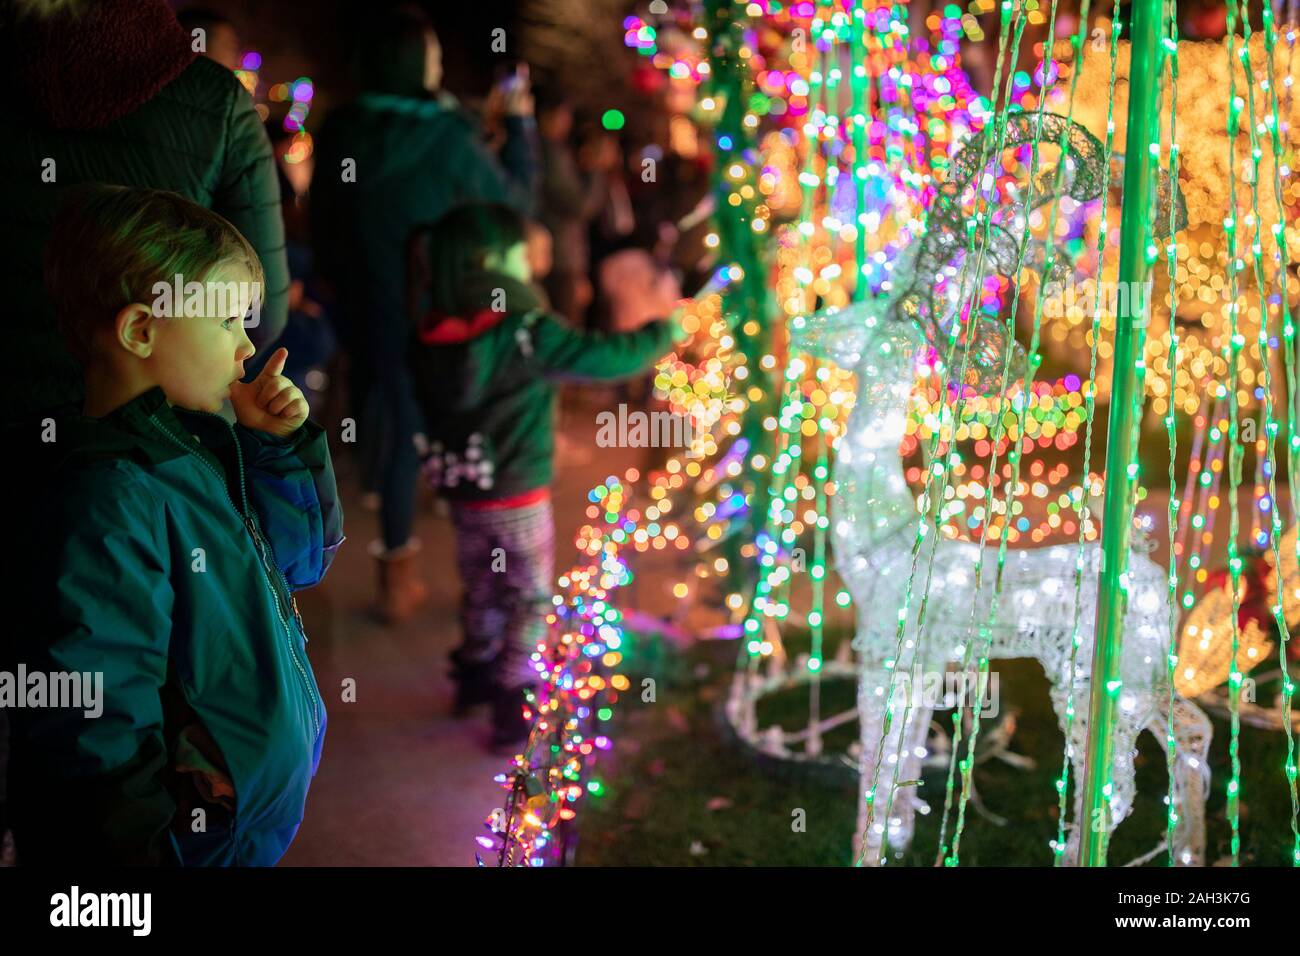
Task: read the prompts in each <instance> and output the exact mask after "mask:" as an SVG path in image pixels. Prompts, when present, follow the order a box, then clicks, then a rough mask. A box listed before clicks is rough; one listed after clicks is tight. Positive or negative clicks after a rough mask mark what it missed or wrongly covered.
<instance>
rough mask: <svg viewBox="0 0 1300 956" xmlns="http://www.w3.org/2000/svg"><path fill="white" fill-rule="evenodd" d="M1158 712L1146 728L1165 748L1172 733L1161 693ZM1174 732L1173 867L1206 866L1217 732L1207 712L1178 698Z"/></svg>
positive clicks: (1164, 693) (1175, 701) (1167, 702)
mask: <svg viewBox="0 0 1300 956" xmlns="http://www.w3.org/2000/svg"><path fill="white" fill-rule="evenodd" d="M1156 703H1157V705H1158V706H1157V713H1156V715H1155V717H1154V718H1153V719H1152V720H1151V722H1150V723H1149V724H1148V725H1147V729H1148V730H1150V731H1151V733H1153V734H1155V736H1156V739H1157V740H1159V741H1160V743H1161V745H1162V746H1164V743H1165V737H1166V735H1167V734H1168V732H1169V716H1170V712H1169V699H1168V697H1167V692H1158V699H1157V701H1156ZM1173 732H1174V748H1175V751H1174V807H1173V809H1174V813H1176V814H1177V818H1176V820H1175V822H1174V865H1175V866H1204V865H1205V798H1206V795H1207V794H1208V793H1209V790H1210V763H1209V753H1210V740H1211V737H1212V736H1213V733H1214V730H1213V727H1212V726H1211V724H1210V720H1209V718H1208V717H1206V716H1205V712H1204V711H1202V710H1201V708H1199V707H1197V706H1196V705H1195V704H1193V703H1192V702H1191V701H1190V700H1187V699H1186V698H1184V697H1180V696H1177V695H1175V697H1174V702H1173Z"/></svg>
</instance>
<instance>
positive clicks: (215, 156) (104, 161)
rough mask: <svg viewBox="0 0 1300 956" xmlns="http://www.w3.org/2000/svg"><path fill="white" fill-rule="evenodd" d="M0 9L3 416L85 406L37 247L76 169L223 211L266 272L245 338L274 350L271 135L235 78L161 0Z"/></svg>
mask: <svg viewBox="0 0 1300 956" xmlns="http://www.w3.org/2000/svg"><path fill="white" fill-rule="evenodd" d="M28 8H31V9H33V10H36V9H44V10H47V11H48V10H58V11H61V12H59V13H57V14H49V13H45V14H37V13H32V14H30V15H28V16H26V17H22V18H18V19H15V14H14V12H13V11H14V9H18V10H20V11H21V10H24V9H28ZM7 9H8V10H9V13H8V17H9V18H10V22H7V23H4V24H2V26H3V29H2V30H0V37H3V40H2V41H0V57H2V58H3V59H2V60H0V62H3V63H4V66H3V67H0V70H3V71H4V72H6V73H7V76H6V77H5V88H6V92H7V95H6V97H5V98H4V102H3V103H0V142H2V143H4V149H3V150H0V285H2V286H3V288H4V289H5V291H6V299H7V302H6V306H7V310H6V315H7V316H8V318H7V321H6V325H7V328H6V329H5V333H6V337H5V349H4V352H3V355H2V356H0V420H2V421H5V422H15V421H22V422H26V421H28V420H31V419H33V418H39V417H40V416H41V414H42V413H44V412H46V411H53V410H58V411H61V412H63V411H68V410H80V403H81V374H80V371H79V370H78V368H77V364H76V362H75V360H74V359H73V358H72V356H71V355H70V354H69V353H68V351H67V348H66V347H65V346H64V344H63V342H62V341H61V339H60V338H59V336H58V333H57V332H56V330H55V327H54V315H53V311H52V309H51V306H50V303H49V300H48V298H47V296H46V294H45V290H44V288H43V286H42V283H41V254H42V247H43V246H44V243H45V237H46V235H47V234H48V232H49V227H50V223H51V221H52V220H53V217H54V210H55V208H56V207H57V206H58V204H59V198H60V194H61V193H62V191H63V190H64V189H66V188H67V187H69V186H73V185H75V184H77V183H81V182H105V183H116V184H120V185H124V186H145V187H152V188H157V189H168V190H171V191H173V192H177V193H180V194H181V195H182V196H184V197H185V198H187V199H190V200H192V201H194V202H196V203H198V204H199V205H201V206H205V207H207V208H209V209H212V210H213V211H215V212H218V213H220V214H221V215H222V216H224V217H225V218H226V219H228V220H230V222H231V223H233V224H234V226H235V227H236V228H237V229H238V230H239V231H240V232H241V233H243V235H244V237H245V238H246V239H248V241H249V242H250V243H251V244H252V246H253V248H254V249H255V250H257V254H258V257H259V258H260V259H261V261H262V267H263V270H264V271H265V273H266V280H265V281H266V288H265V290H264V300H263V304H262V309H261V315H260V324H259V325H258V327H256V328H250V329H249V338H250V339H251V340H252V341H253V344H254V345H256V346H257V350H258V353H259V355H263V356H265V355H270V354H271V352H272V351H273V349H271V348H270V347H269V346H270V345H271V344H272V343H273V342H274V341H275V340H276V339H277V338H279V336H280V333H281V332H282V331H283V330H284V326H285V323H286V321H287V320H288V290H289V268H288V263H287V261H286V258H285V249H284V224H283V221H282V219H281V215H280V195H279V187H278V185H277V182H276V175H275V160H274V157H273V156H272V153H271V144H270V142H269V141H268V139H267V137H266V133H265V131H264V130H263V128H262V122H261V120H260V119H259V117H258V115H257V113H256V112H255V111H254V109H253V102H252V100H251V99H250V98H249V96H248V93H247V92H246V91H245V90H244V88H243V86H242V85H241V84H240V82H239V81H238V80H237V79H236V78H235V76H234V75H233V74H232V73H231V72H230V71H229V70H227V69H225V68H224V67H222V66H219V65H218V64H216V63H214V62H213V61H211V60H209V59H207V58H205V57H196V56H195V53H194V51H193V50H192V49H191V47H192V42H191V38H190V37H188V36H187V35H186V34H185V33H184V32H183V31H182V30H181V27H180V25H179V24H178V23H177V22H176V17H175V15H174V14H173V13H172V12H171V9H170V8H169V7H168V6H167V4H166V3H164V2H163V0H94V2H85V0H83V2H67V3H63V4H36V3H32V2H30V0H17V2H15V3H13V4H12V5H9V6H8V7H7ZM0 16H4V14H0ZM255 369H256V366H250V369H249V370H250V371H255Z"/></svg>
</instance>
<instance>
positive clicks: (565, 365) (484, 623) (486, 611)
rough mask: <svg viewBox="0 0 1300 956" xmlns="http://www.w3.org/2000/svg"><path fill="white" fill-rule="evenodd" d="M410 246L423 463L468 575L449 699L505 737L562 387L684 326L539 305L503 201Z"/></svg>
mask: <svg viewBox="0 0 1300 956" xmlns="http://www.w3.org/2000/svg"><path fill="white" fill-rule="evenodd" d="M409 253H410V254H409V256H408V259H409V267H410V276H411V293H410V307H411V309H412V312H413V318H414V320H415V323H416V330H415V338H416V343H415V345H414V346H413V348H412V349H411V359H410V361H411V370H412V375H413V378H414V381H415V388H416V396H417V398H418V400H419V403H420V407H421V411H422V413H423V416H424V423H425V432H424V434H423V436H421V439H420V441H421V448H420V451H421V455H422V458H423V474H424V476H425V479H426V481H427V482H428V483H429V484H430V485H431V486H432V487H433V488H434V489H435V490H437V491H438V492H439V493H440V494H442V495H443V496H444V497H446V498H447V499H448V500H449V501H450V502H451V511H452V519H453V523H454V525H455V528H456V552H457V564H458V566H459V570H460V576H461V583H462V585H463V587H464V596H463V599H462V603H461V625H462V629H463V632H464V633H463V643H462V644H461V646H460V647H459V648H458V649H457V650H456V651H455V652H454V653H453V654H452V661H453V665H454V672H453V674H454V676H455V678H456V680H457V700H456V709H458V710H461V709H463V708H465V707H467V706H469V705H471V704H473V703H477V702H479V701H480V700H483V699H490V700H491V701H492V703H493V744H494V746H496V747H500V748H509V747H513V746H515V745H516V744H518V743H520V742H521V741H522V739H523V738H524V737H525V736H526V733H527V725H526V724H524V723H523V719H522V712H523V711H522V690H523V688H525V687H526V686H527V685H528V684H530V683H532V682H533V681H534V680H535V679H536V678H537V674H536V673H535V671H534V670H533V666H532V663H533V662H532V660H531V657H532V652H533V649H534V648H535V647H536V646H537V644H538V642H539V641H541V640H543V639H544V637H545V633H546V621H545V615H546V614H547V613H548V611H549V610H550V608H551V600H550V599H551V595H552V594H553V593H554V592H553V588H554V584H555V581H554V571H553V565H554V553H553V551H554V538H555V527H554V520H553V518H552V513H551V501H550V484H551V480H552V477H553V474H554V464H553V458H554V452H555V435H554V428H555V403H556V396H557V392H558V388H557V385H558V383H559V382H561V381H565V380H571V381H590V382H596V381H616V380H618V379H621V378H627V377H628V376H631V375H635V374H637V373H638V372H641V371H643V370H645V369H647V368H649V367H650V366H651V365H652V364H653V362H654V361H655V360H656V359H658V358H660V357H661V356H663V355H665V354H667V353H668V352H669V351H670V350H671V348H672V346H673V343H674V342H676V341H682V340H684V339H685V338H686V333H685V332H684V331H683V329H682V326H681V324H680V321H679V320H678V316H679V313H677V312H674V313H673V315H672V317H671V318H670V319H669V320H667V321H662V320H661V321H654V322H650V323H648V324H646V325H644V326H642V327H641V328H639V329H636V330H635V331H631V332H624V333H621V334H613V335H610V334H602V333H586V332H580V331H575V330H573V329H571V328H569V327H568V326H567V325H566V324H565V323H564V321H563V320H562V319H559V318H557V317H556V316H554V315H551V314H549V313H548V312H547V311H546V310H545V309H544V308H543V307H542V302H541V298H540V297H539V295H538V294H537V293H536V292H535V291H534V289H533V287H532V286H531V285H530V279H531V275H530V269H529V264H528V255H527V246H526V243H525V222H524V220H523V218H522V217H521V216H520V215H519V214H518V213H516V212H515V211H514V210H512V209H510V208H509V207H507V206H504V205H501V204H497V203H483V202H476V203H468V204H465V205H462V206H458V207H456V208H454V209H452V210H451V211H449V212H448V213H446V214H445V215H444V216H443V217H442V218H441V219H439V220H438V221H437V222H436V223H434V224H433V225H432V226H431V227H426V228H423V229H420V230H417V231H416V232H415V233H414V234H413V236H412V238H411V242H410V247H409Z"/></svg>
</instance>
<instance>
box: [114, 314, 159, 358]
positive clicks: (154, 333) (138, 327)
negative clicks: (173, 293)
mask: <svg viewBox="0 0 1300 956" xmlns="http://www.w3.org/2000/svg"><path fill="white" fill-rule="evenodd" d="M157 322H158V317H157V316H155V315H154V314H153V311H152V310H151V309H150V308H149V306H147V305H143V304H141V303H139V302H133V303H131V304H130V305H127V306H123V307H122V310H121V311H120V312H118V313H117V317H116V318H115V319H114V320H113V331H114V339H115V341H116V343H117V344H118V345H120V346H121V347H122V348H124V349H126V350H127V351H128V352H130V353H131V354H132V355H134V356H135V357H136V358H142V359H144V358H148V357H149V356H150V355H152V354H153V348H154V345H155V344H156V343H157V341H158V329H157V324H156V323H157Z"/></svg>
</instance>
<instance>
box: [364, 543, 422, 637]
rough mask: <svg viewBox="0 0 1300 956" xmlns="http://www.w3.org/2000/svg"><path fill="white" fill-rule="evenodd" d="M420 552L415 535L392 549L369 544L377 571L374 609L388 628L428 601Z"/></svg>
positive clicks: (408, 617)
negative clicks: (377, 594)
mask: <svg viewBox="0 0 1300 956" xmlns="http://www.w3.org/2000/svg"><path fill="white" fill-rule="evenodd" d="M419 552H420V541H419V539H418V538H412V539H411V540H410V541H408V542H407V543H406V544H405V545H403V546H402V547H400V548H395V549H393V550H392V551H388V550H386V549H385V548H384V547H383V545H382V544H381V543H380V542H378V541H376V542H374V543H372V544H371V545H370V553H371V554H372V555H374V556H375V567H376V569H377V570H378V574H379V599H378V601H377V602H376V603H375V606H374V608H373V612H374V614H375V616H376V617H377V618H379V620H380V621H382V622H383V623H384V624H387V625H388V626H389V627H394V626H396V625H398V624H402V623H404V622H405V621H408V620H410V618H411V615H413V614H414V613H415V612H416V611H417V610H419V609H420V608H421V607H422V606H424V604H426V603H427V602H428V600H429V589H428V588H427V587H425V584H424V582H423V581H422V580H420V565H419V563H418V560H417V559H418V556H419Z"/></svg>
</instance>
